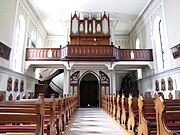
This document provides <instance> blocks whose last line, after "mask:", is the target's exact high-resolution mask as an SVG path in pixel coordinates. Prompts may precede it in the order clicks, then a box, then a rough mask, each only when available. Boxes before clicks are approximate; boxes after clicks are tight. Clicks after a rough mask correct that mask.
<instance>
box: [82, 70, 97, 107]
mask: <svg viewBox="0 0 180 135" xmlns="http://www.w3.org/2000/svg"><path fill="white" fill-rule="evenodd" d="M97 106H99V85H98V79H97V77H96V76H95V75H93V74H92V73H87V74H86V75H84V76H83V78H82V79H81V81H80V107H97Z"/></svg>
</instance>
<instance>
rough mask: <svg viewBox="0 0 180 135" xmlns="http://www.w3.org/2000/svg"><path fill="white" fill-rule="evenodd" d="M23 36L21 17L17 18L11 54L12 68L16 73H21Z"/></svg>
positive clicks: (23, 25) (23, 29) (22, 18)
mask: <svg viewBox="0 0 180 135" xmlns="http://www.w3.org/2000/svg"><path fill="white" fill-rule="evenodd" d="M24 36H25V20H24V17H23V16H22V15H20V16H19V17H18V21H17V25H16V33H15V44H14V53H13V67H12V69H13V70H14V71H16V72H20V73H21V72H22V63H23V49H24V47H23V46H24Z"/></svg>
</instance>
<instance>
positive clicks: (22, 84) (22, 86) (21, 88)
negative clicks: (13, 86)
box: [20, 80, 24, 92]
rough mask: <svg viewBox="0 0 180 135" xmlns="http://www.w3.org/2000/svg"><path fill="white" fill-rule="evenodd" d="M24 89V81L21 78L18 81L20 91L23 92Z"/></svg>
mask: <svg viewBox="0 0 180 135" xmlns="http://www.w3.org/2000/svg"><path fill="white" fill-rule="evenodd" d="M23 91H24V81H23V80H21V82H20V92H23Z"/></svg>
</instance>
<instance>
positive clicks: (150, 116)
mask: <svg viewBox="0 0 180 135" xmlns="http://www.w3.org/2000/svg"><path fill="white" fill-rule="evenodd" d="M154 100H155V99H154V98H143V96H142V95H141V94H140V95H139V98H138V110H139V123H138V135H150V134H156V132H157V127H156V111H155V109H154V106H155V104H154Z"/></svg>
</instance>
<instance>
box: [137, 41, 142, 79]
mask: <svg viewBox="0 0 180 135" xmlns="http://www.w3.org/2000/svg"><path fill="white" fill-rule="evenodd" d="M136 49H140V40H139V38H137V39H136ZM137 77H138V79H140V78H142V69H141V68H139V69H137Z"/></svg>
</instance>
